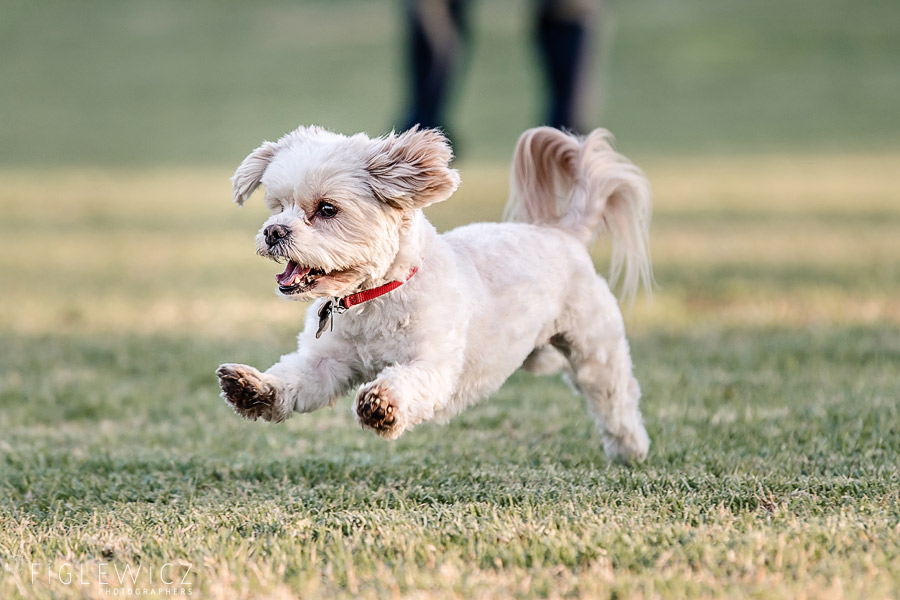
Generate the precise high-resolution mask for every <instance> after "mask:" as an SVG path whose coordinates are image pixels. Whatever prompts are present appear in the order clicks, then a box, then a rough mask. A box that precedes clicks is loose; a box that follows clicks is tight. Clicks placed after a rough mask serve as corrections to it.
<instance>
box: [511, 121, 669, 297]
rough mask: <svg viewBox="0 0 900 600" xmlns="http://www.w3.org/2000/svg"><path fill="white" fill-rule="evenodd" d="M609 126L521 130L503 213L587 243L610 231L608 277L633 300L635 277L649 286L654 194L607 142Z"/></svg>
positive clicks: (636, 280)
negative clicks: (578, 131) (580, 133)
mask: <svg viewBox="0 0 900 600" xmlns="http://www.w3.org/2000/svg"><path fill="white" fill-rule="evenodd" d="M611 138H612V136H611V134H610V133H609V132H608V131H606V130H605V129H595V130H594V131H592V132H591V133H590V134H589V135H588V136H587V137H584V138H580V137H577V136H574V135H570V134H567V133H563V132H562V131H559V130H558V129H553V128H552V127H536V128H534V129H529V130H528V131H526V132H525V133H523V134H522V136H521V137H520V138H519V142H518V144H517V145H516V154H515V158H514V159H513V166H512V173H511V175H510V197H509V201H508V202H507V205H506V211H505V213H504V215H505V218H506V219H507V220H512V221H520V222H525V223H533V224H536V225H548V226H552V227H559V228H561V229H564V230H566V231H568V232H569V233H571V234H572V235H573V236H575V237H577V238H578V239H580V240H581V241H582V242H583V243H584V244H585V245H590V244H591V242H592V241H593V240H594V238H595V236H596V235H597V234H598V233H600V232H604V231H608V232H609V233H610V235H611V236H612V242H613V249H612V264H611V265H610V274H609V279H610V285H615V284H616V283H617V282H621V292H620V293H621V297H622V300H623V301H625V302H629V303H630V302H631V301H633V300H634V296H635V293H636V292H637V288H638V286H639V285H641V284H643V286H644V289H645V290H646V292H647V293H648V294H649V293H650V289H651V279H652V275H651V271H650V250H649V243H648V238H647V230H648V228H649V226H650V213H651V210H652V196H651V192H650V183H649V182H648V181H647V179H646V177H644V174H643V173H642V172H641V170H640V169H638V168H637V167H636V166H635V165H633V164H632V163H631V162H630V161H629V160H628V159H627V158H625V157H624V156H622V155H621V154H619V153H617V152H616V151H615V150H614V149H613V147H612V145H611Z"/></svg>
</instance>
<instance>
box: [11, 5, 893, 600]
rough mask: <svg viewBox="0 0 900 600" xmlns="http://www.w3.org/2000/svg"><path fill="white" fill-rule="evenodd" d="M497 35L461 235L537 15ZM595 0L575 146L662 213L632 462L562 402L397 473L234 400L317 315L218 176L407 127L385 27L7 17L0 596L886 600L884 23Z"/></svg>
mask: <svg viewBox="0 0 900 600" xmlns="http://www.w3.org/2000/svg"><path fill="white" fill-rule="evenodd" d="M476 4H477V9H476V10H477V17H478V18H477V20H476V30H475V36H474V37H475V47H474V52H473V54H472V56H471V57H470V61H469V68H468V77H467V78H466V80H465V84H464V86H463V87H462V88H461V89H460V90H459V98H458V103H457V106H456V108H457V110H456V113H455V116H456V125H457V127H456V131H458V133H459V138H458V139H459V141H460V143H461V148H462V161H461V162H460V164H459V168H460V169H461V171H462V175H463V185H462V187H461V188H460V190H459V192H458V193H457V195H455V196H454V197H453V199H452V200H450V201H449V202H447V203H444V204H442V205H438V206H435V207H433V208H432V209H429V215H430V217H431V218H432V220H433V221H434V222H435V223H436V224H437V225H438V226H439V228H441V229H448V228H451V227H453V226H455V225H459V224H463V223H468V222H472V221H477V220H494V219H497V218H499V216H500V213H501V208H502V204H503V199H504V197H505V195H506V174H505V170H504V167H502V166H501V165H504V164H505V163H506V161H507V160H508V159H509V155H510V153H511V150H512V146H513V143H514V140H515V138H516V136H517V135H518V134H519V133H520V132H521V131H522V130H523V129H524V128H526V127H529V126H531V125H533V124H535V118H536V115H537V114H538V112H539V93H538V87H539V83H538V81H539V79H538V75H537V73H536V72H535V68H534V64H533V60H531V59H532V56H531V55H530V54H529V52H531V48H530V47H529V46H528V43H529V42H528V35H527V18H526V15H527V13H528V10H527V8H528V6H529V2H527V1H526V0H484V1H483V2H478V3H476ZM605 4H606V7H607V16H606V18H605V19H604V21H603V25H602V33H603V39H602V43H601V44H600V45H599V46H598V51H597V54H596V56H595V69H594V75H595V82H594V83H595V85H594V87H593V92H594V98H595V103H594V105H593V115H592V116H593V118H594V123H595V124H603V125H605V126H608V127H609V128H610V129H612V130H613V131H614V133H615V134H616V135H617V138H618V140H619V142H620V147H621V148H622V149H623V150H624V151H625V152H626V153H627V154H629V155H631V156H633V158H635V159H636V161H637V162H638V163H639V164H641V165H642V166H643V167H645V170H646V171H647V173H648V175H649V177H650V179H651V181H652V182H653V185H654V188H655V192H656V205H655V213H654V222H653V226H652V234H651V244H652V253H653V258H654V269H655V275H656V281H657V288H656V290H655V294H654V297H653V301H652V303H647V302H644V301H643V300H642V299H638V301H637V303H636V304H635V306H634V308H633V310H632V311H631V312H630V313H629V315H628V319H627V325H628V329H629V333H630V336H629V337H630V340H631V344H632V353H633V357H634V361H635V364H636V369H637V377H638V379H639V380H640V382H641V385H642V389H643V392H644V398H643V401H642V402H643V411H644V414H645V418H646V423H647V428H648V430H649V433H650V435H651V438H652V440H653V442H652V447H651V452H650V455H649V457H648V459H647V461H646V463H644V464H642V465H640V466H637V467H634V468H626V467H621V466H617V465H610V464H608V463H607V462H606V460H605V458H604V456H603V451H602V444H601V442H600V439H599V436H598V435H597V433H596V432H595V431H594V428H593V426H592V424H591V421H590V419H589V418H588V416H587V411H586V408H585V407H584V405H583V403H582V402H581V401H580V400H579V399H577V398H575V397H573V396H572V395H571V393H570V392H569V390H568V388H567V387H566V386H565V385H564V384H563V383H562V382H561V381H560V380H558V379H555V378H549V379H538V378H534V377H530V376H526V375H521V374H517V375H515V376H514V377H513V378H512V380H511V381H510V382H509V383H508V384H507V385H506V386H504V387H503V389H502V390H500V392H499V393H498V394H497V395H496V396H495V397H494V398H492V399H490V400H489V401H486V402H484V403H482V404H480V405H478V406H476V407H474V408H472V409H471V410H469V411H467V412H465V413H464V414H463V415H461V416H460V417H458V418H457V419H456V420H454V421H453V422H452V423H451V424H449V425H448V426H445V427H438V426H422V427H420V428H418V429H416V430H414V431H413V432H411V433H409V434H408V435H406V436H404V437H403V438H402V439H401V440H399V441H397V442H395V443H385V442H383V441H381V440H380V439H376V438H375V437H374V436H372V435H369V434H366V433H364V432H362V431H360V430H359V429H358V427H357V426H356V425H355V424H354V421H353V418H352V416H351V414H350V410H349V402H348V401H344V402H342V403H340V404H339V405H338V406H336V407H335V408H334V409H331V410H323V411H320V412H319V413H316V414H313V415H306V416H302V417H298V418H295V419H292V420H291V421H289V422H287V423H285V424H283V425H280V426H267V425H266V424H262V423H250V422H246V421H242V420H241V419H239V418H237V417H236V416H235V415H234V414H232V412H231V410H230V409H229V408H228V407H227V406H226V405H225V404H224V402H223V401H222V400H221V399H219V398H218V387H217V383H216V380H215V376H214V371H215V368H216V366H217V365H218V364H220V363H222V362H231V361H237V362H247V363H250V364H254V365H258V366H261V367H265V366H268V365H269V364H271V363H272V362H273V361H274V360H276V359H277V357H278V356H279V355H281V354H282V353H285V352H288V351H290V350H291V349H292V348H293V345H294V337H295V335H296V333H297V330H298V328H299V326H300V323H301V316H302V307H299V306H297V305H294V304H289V303H284V302H281V301H280V300H278V299H277V298H276V297H275V295H274V293H273V282H272V279H273V265H272V264H271V263H268V262H266V261H264V260H262V259H259V258H257V257H256V256H255V255H254V252H253V250H254V246H253V235H254V234H255V232H256V229H257V227H258V226H259V223H260V222H261V221H262V217H263V213H264V209H263V207H262V203H261V202H259V201H258V200H257V199H254V201H252V202H250V203H249V204H248V205H247V206H246V207H244V208H243V209H241V210H238V209H237V208H235V207H234V206H232V205H231V204H230V202H229V200H230V195H231V194H230V188H229V183H228V177H229V175H230V174H231V172H232V170H233V169H234V167H235V166H236V164H237V163H238V161H240V159H241V158H243V156H244V155H245V154H246V153H247V152H248V151H249V150H251V149H252V148H253V147H255V145H256V144H258V143H259V141H260V140H262V139H263V138H269V139H271V138H273V137H276V136H278V135H280V134H281V133H283V132H284V131H286V130H288V129H290V128H293V127H294V126H296V125H297V124H299V123H320V124H324V125H326V126H329V127H333V128H336V129H339V130H341V131H344V132H352V131H357V130H367V131H369V132H371V133H378V132H383V131H385V130H387V129H389V128H390V127H391V125H392V124H394V123H395V122H396V120H397V119H398V115H399V113H400V98H401V95H402V92H401V90H402V77H401V71H400V67H399V65H400V40H401V34H400V25H399V21H398V18H397V17H398V14H399V10H400V9H399V2H397V3H391V2H387V1H386V0H381V1H377V2H376V1H375V0H340V1H333V0H330V1H328V2H322V1H320V0H308V1H295V0H265V1H260V2H253V3H248V2H234V1H224V0H221V1H220V0H216V1H215V2H214V1H213V0H196V1H193V2H190V3H185V2H179V1H177V0H160V1H157V2H153V3H147V2H142V1H139V0H92V1H90V2H78V3H72V2H68V1H66V0H46V1H43V0H42V1H41V2H29V1H27V0H5V1H4V2H3V3H2V6H0V81H2V82H3V84H2V85H0V115H3V117H2V119H0V249H2V252H0V564H2V569H0V599H3V600H5V599H6V598H27V599H39V600H43V599H50V598H53V599H56V598H66V599H68V598H109V597H116V596H118V597H123V596H127V597H137V595H138V592H140V595H153V596H156V597H161V596H163V595H166V590H168V592H169V593H168V595H169V596H171V592H173V591H178V592H179V595H186V594H187V593H190V595H191V596H193V597H201V598H223V599H232V598H248V599H250V598H293V597H301V598H317V597H335V598H356V597H363V598H374V597H391V598H396V597H403V598H489V597H490V598H509V597H515V598H535V597H548V598H562V597H582V598H657V597H672V598H680V597H726V598H772V597H775V598H860V599H866V600H868V599H870V598H887V597H900V468H898V463H900V370H898V365H900V195H898V190H900V118H898V115H900V111H898V108H897V107H898V102H897V99H898V98H900V70H898V69H897V56H900V36H898V35H897V31H898V30H900V3H897V2H891V1H887V0H883V1H879V0H866V1H864V2H861V3H860V2H850V1H849V0H792V1H791V2H789V3H784V2H777V1H775V0H760V1H757V2H728V1H725V2H717V3H710V2H705V1H702V0H683V1H679V2H677V3H672V2H669V1H668V0H629V1H627V2H626V1H624V0H607V2H606V3H605ZM607 251H608V250H607V248H605V247H604V246H603V244H602V243H601V244H600V246H599V247H598V248H597V249H596V259H597V264H598V268H599V269H600V270H601V271H602V270H605V265H606V258H607ZM166 565H169V566H166ZM126 568H127V569H129V574H128V575H124V573H123V570H124V569H126ZM138 569H141V570H140V572H139V573H137V572H136V571H137V570H138ZM151 569H152V571H151ZM160 570H162V578H161V574H160ZM125 577H127V578H128V579H125ZM132 578H134V579H136V581H135V580H134V579H132ZM163 579H164V580H165V581H173V582H177V583H173V584H172V585H167V584H164V583H163V581H162V580H163ZM182 581H183V583H182ZM120 582H123V583H120ZM101 583H109V584H111V585H108V586H102V585H100V584H101ZM160 587H162V588H165V589H164V590H163V591H162V593H160V592H159V588H160ZM182 590H183V591H184V593H183V594H182ZM151 592H153V593H152V594H151Z"/></svg>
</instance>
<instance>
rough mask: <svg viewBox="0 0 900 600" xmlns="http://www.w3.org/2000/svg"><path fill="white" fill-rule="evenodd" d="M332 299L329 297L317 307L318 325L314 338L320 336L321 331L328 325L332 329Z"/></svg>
mask: <svg viewBox="0 0 900 600" xmlns="http://www.w3.org/2000/svg"><path fill="white" fill-rule="evenodd" d="M333 307H334V299H333V298H329V299H328V301H327V302H325V304H323V305H322V306H321V307H319V327H318V329H316V339H319V338H320V337H322V333H324V332H325V330H326V329H328V328H329V327H330V328H331V329H332V330H333V329H334V323H333V321H332V318H331V313H332V312H334V310H333Z"/></svg>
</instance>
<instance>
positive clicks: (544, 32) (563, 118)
mask: <svg viewBox="0 0 900 600" xmlns="http://www.w3.org/2000/svg"><path fill="white" fill-rule="evenodd" d="M535 1H536V3H537V6H536V8H537V15H536V17H537V23H536V32H535V33H536V37H537V44H538V51H539V53H540V57H541V63H542V65H543V68H544V73H545V76H546V81H547V85H548V86H549V89H548V93H547V100H548V102H547V108H546V110H547V112H546V115H545V117H544V118H545V124H546V125H550V126H552V127H557V128H560V129H568V130H571V131H576V132H579V131H581V132H583V131H585V130H586V129H585V127H586V123H584V118H585V115H584V106H583V104H584V95H585V93H586V91H587V90H586V79H587V74H588V69H587V67H588V57H589V49H590V42H591V39H590V37H591V36H590V34H591V28H592V25H593V23H592V21H593V18H594V15H595V13H596V12H598V9H599V4H600V2H599V0H535Z"/></svg>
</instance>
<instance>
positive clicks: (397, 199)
mask: <svg viewBox="0 0 900 600" xmlns="http://www.w3.org/2000/svg"><path fill="white" fill-rule="evenodd" d="M452 156H453V155H452V152H451V150H450V145H449V143H448V142H447V139H446V138H445V137H444V136H443V135H442V134H441V133H440V132H439V131H436V130H432V129H411V130H409V131H407V132H405V133H401V134H399V135H396V134H394V133H391V134H389V135H387V136H384V137H381V138H376V139H370V138H369V137H367V136H366V135H365V134H357V135H354V136H352V137H346V136H343V135H339V134H336V133H332V132H330V131H326V130H324V129H321V128H319V127H300V128H298V129H296V130H295V131H292V132H291V133H289V134H287V135H285V136H284V137H282V138H281V139H280V140H278V141H277V142H274V143H273V142H265V143H263V145H262V146H260V147H259V148H257V149H256V150H254V151H253V152H251V153H250V155H249V156H247V158H245V159H244V162H242V163H241V165H240V166H239V167H238V169H237V171H236V172H235V174H234V176H233V177H232V178H231V182H232V186H233V194H234V201H235V202H237V203H238V204H243V203H244V201H245V200H246V199H247V198H249V197H250V195H251V194H252V193H253V191H254V190H255V189H256V188H257V187H259V185H260V184H262V185H263V186H265V189H266V198H265V201H266V206H267V207H268V208H269V210H270V211H271V213H272V215H271V216H270V217H269V218H268V219H267V220H266V222H265V223H263V226H262V228H261V229H260V230H259V233H258V234H257V236H256V250H257V252H258V253H259V254H260V255H261V256H265V257H267V258H271V259H273V260H275V261H278V262H282V261H283V262H286V263H287V266H286V268H285V269H284V272H282V273H281V274H280V275H277V276H276V280H277V282H278V291H279V293H280V294H282V295H284V296H287V297H290V298H293V299H298V300H310V299H312V298H319V297H325V296H345V295H347V294H351V293H353V292H356V291H358V290H360V289H362V288H364V287H370V286H373V285H380V284H381V283H384V282H385V277H386V275H387V274H388V272H389V271H390V269H391V266H392V265H393V263H394V260H395V258H396V257H397V255H398V252H399V251H400V247H401V240H402V238H403V236H404V235H405V234H406V233H407V230H408V228H409V225H410V223H411V222H412V217H413V215H414V213H415V212H416V211H419V210H420V209H422V208H423V207H425V206H428V205H429V204H433V203H435V202H440V201H441V200H446V199H447V198H449V197H450V195H451V194H452V193H453V192H454V191H455V190H456V187H457V186H458V185H459V174H458V173H457V172H456V171H455V170H453V169H451V168H450V167H449V163H450V160H451V158H452Z"/></svg>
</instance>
